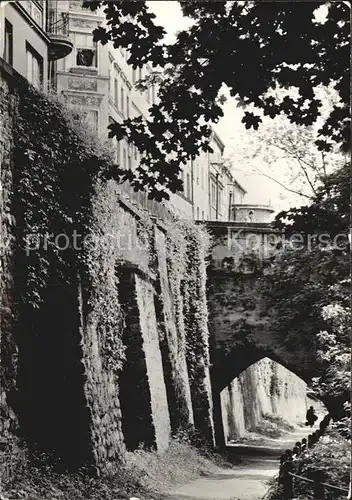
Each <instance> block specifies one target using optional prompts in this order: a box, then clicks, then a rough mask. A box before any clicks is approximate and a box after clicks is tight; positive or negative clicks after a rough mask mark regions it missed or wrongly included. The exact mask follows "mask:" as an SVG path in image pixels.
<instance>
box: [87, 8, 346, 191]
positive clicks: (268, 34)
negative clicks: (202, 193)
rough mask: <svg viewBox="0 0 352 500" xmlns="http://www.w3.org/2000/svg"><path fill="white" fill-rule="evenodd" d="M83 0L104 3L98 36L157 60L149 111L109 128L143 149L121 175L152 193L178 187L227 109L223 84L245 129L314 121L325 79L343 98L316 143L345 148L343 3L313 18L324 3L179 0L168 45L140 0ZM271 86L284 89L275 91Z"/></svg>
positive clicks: (137, 56)
mask: <svg viewBox="0 0 352 500" xmlns="http://www.w3.org/2000/svg"><path fill="white" fill-rule="evenodd" d="M83 4H84V6H86V7H88V8H90V9H92V10H96V9H97V8H99V7H102V8H103V9H104V13H105V16H106V25H105V26H104V27H99V28H98V29H96V30H95V31H94V38H95V40H96V41H101V43H102V44H106V43H108V42H109V41H111V42H112V44H113V45H114V47H125V48H127V49H128V51H129V54H130V56H129V59H128V63H129V64H131V65H132V66H133V67H134V68H136V67H141V66H142V65H144V64H146V63H149V64H150V65H151V66H153V67H154V68H156V67H159V68H162V69H163V75H162V81H161V82H160V86H159V99H160V101H159V103H158V104H154V105H153V106H152V107H151V108H150V110H149V112H150V117H149V118H148V119H147V120H144V119H142V117H137V118H134V119H128V120H125V121H124V122H123V123H122V124H113V125H111V126H110V136H111V137H114V136H115V137H116V138H117V139H118V140H120V139H122V138H123V137H126V138H127V140H128V141H130V142H132V143H134V144H135V145H136V146H137V148H138V149H139V151H140V153H142V155H143V158H142V161H141V163H140V166H139V167H138V168H137V170H136V172H131V171H126V172H125V174H124V175H125V177H126V178H128V179H129V180H131V181H132V183H133V185H134V186H135V188H136V189H143V188H144V187H145V186H147V187H148V189H149V195H150V196H151V197H154V198H156V199H162V198H167V197H168V195H167V193H166V192H165V191H164V190H163V186H165V187H167V188H169V189H170V190H171V191H173V192H175V191H176V190H177V189H179V188H180V180H179V179H178V176H179V171H180V164H182V163H185V162H186V161H187V159H189V158H193V159H194V158H195V157H196V156H197V154H198V153H199V152H200V151H201V150H203V151H209V137H210V133H211V131H210V127H209V123H216V122H217V121H218V120H219V118H220V117H221V116H223V111H222V107H221V103H222V102H223V100H222V98H221V97H220V89H221V87H222V85H223V84H225V85H227V86H228V88H229V89H230V94H231V96H234V97H236V98H237V99H238V100H239V102H241V103H242V105H243V106H244V107H245V110H244V115H243V120H242V121H243V123H244V124H245V127H246V128H247V129H250V128H253V129H257V128H258V127H259V124H260V123H261V121H262V118H261V114H264V115H265V116H270V117H271V118H274V117H276V116H278V115H280V114H281V113H283V114H285V115H286V116H287V117H288V119H289V120H290V122H292V123H295V124H297V125H311V124H313V123H315V122H316V121H317V119H318V118H319V117H320V108H321V104H322V103H321V100H320V99H319V98H318V97H317V95H316V94H315V91H314V89H315V87H317V86H318V85H320V84H321V85H325V86H327V85H329V84H330V85H332V87H333V88H334V89H335V91H336V92H337V95H338V97H339V99H338V101H337V102H336V104H334V106H333V108H332V111H331V113H330V114H329V116H328V117H327V119H326V120H325V122H324V123H323V125H322V126H321V128H320V130H319V137H318V140H317V145H318V147H319V149H321V150H324V151H328V150H330V149H331V147H332V145H333V144H335V143H337V144H339V145H340V146H342V147H344V148H345V149H346V148H348V147H349V85H348V79H349V72H348V67H349V66H348V63H349V9H348V6H347V5H345V4H344V3H343V2H340V3H334V2H332V3H329V4H326V5H325V7H324V8H325V9H326V12H327V15H326V20H325V22H318V21H317V20H316V18H315V15H316V11H317V9H318V8H319V7H320V6H321V5H323V4H316V3H309V2H308V3H299V4H295V3H292V2H291V3H290V2H288V3H287V2H283V3H282V2H281V3H275V2H274V3H270V4H267V3H260V2H257V3H253V2H252V3H246V4H242V3H240V2H224V1H220V2H180V4H181V7H182V10H183V14H184V15H186V16H188V17H190V18H191V19H192V20H193V25H192V26H191V27H190V28H189V29H188V30H183V31H181V32H179V33H178V35H177V39H176V42H175V43H174V44H171V45H167V44H165V43H162V39H163V35H164V33H165V32H164V29H163V28H162V27H160V26H157V25H156V24H155V22H154V18H155V15H154V14H151V13H150V12H149V11H148V8H147V6H146V2H145V1H140V2H123V1H116V2H110V1H109V0H102V1H91V0H89V1H88V0H87V1H85V2H83ZM210 35H211V36H210ZM239 74H240V78H239ZM276 89H280V90H282V89H283V90H284V91H285V92H284V93H283V95H280V96H279V97H277V96H276V94H275V90H276ZM293 90H294V91H293Z"/></svg>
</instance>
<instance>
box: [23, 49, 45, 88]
mask: <svg viewBox="0 0 352 500" xmlns="http://www.w3.org/2000/svg"><path fill="white" fill-rule="evenodd" d="M26 66H27V67H26V75H27V80H28V81H29V82H30V83H31V84H32V85H34V87H36V88H40V87H41V86H42V83H43V58H42V57H41V56H40V55H39V54H38V53H37V52H36V51H35V50H34V49H33V47H32V46H31V45H29V43H27V44H26Z"/></svg>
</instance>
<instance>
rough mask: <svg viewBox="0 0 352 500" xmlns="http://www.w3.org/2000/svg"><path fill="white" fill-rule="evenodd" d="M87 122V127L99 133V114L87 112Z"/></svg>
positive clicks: (92, 111) (94, 111)
mask: <svg viewBox="0 0 352 500" xmlns="http://www.w3.org/2000/svg"><path fill="white" fill-rule="evenodd" d="M87 120H88V123H89V125H90V126H91V127H92V128H93V130H94V131H95V132H98V131H99V113H98V111H96V110H93V109H90V110H88V111H87Z"/></svg>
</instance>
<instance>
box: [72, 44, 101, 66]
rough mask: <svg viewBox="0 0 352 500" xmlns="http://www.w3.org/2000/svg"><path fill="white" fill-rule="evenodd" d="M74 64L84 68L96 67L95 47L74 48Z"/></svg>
mask: <svg viewBox="0 0 352 500" xmlns="http://www.w3.org/2000/svg"><path fill="white" fill-rule="evenodd" d="M76 65H77V66H84V67H86V68H96V67H97V51H96V49H82V48H77V49H76Z"/></svg>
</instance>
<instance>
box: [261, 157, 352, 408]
mask: <svg viewBox="0 0 352 500" xmlns="http://www.w3.org/2000/svg"><path fill="white" fill-rule="evenodd" d="M349 191H350V190H349V171H348V168H347V166H344V167H343V168H341V169H340V170H338V171H336V172H334V173H333V174H331V175H330V176H328V177H327V178H326V184H325V186H324V187H321V188H320V189H319V190H318V193H317V194H316V196H315V198H314V201H313V203H312V205H310V206H308V207H302V208H301V209H293V210H291V211H289V212H282V213H281V214H279V215H278V216H277V219H276V225H278V226H279V227H281V228H285V229H286V234H287V235H288V236H290V234H294V233H295V232H299V233H300V234H302V236H303V239H302V243H303V245H301V248H294V247H293V248H284V249H283V250H282V251H281V252H280V253H279V255H277V256H276V258H275V259H274V261H273V264H272V266H271V267H270V268H269V269H268V271H267V275H266V276H265V277H264V278H263V293H264V295H265V297H266V300H267V307H268V308H269V309H270V308H274V310H275V313H274V314H273V315H272V318H273V324H272V326H273V329H274V331H275V332H276V334H277V335H280V337H281V338H282V339H284V343H285V344H286V346H287V348H288V349H296V350H297V352H298V353H299V350H300V348H304V349H307V350H309V349H311V350H312V352H314V353H315V355H316V359H315V360H314V361H313V363H314V367H315V368H317V369H318V372H319V376H318V377H316V378H315V380H314V387H315V389H316V391H317V393H318V394H319V395H320V397H322V398H323V399H324V398H325V400H327V398H328V399H329V400H330V401H331V400H333V399H334V398H335V399H336V400H337V399H339V402H338V403H337V404H338V405H339V406H341V404H343V402H344V401H345V400H346V399H347V398H348V391H349V378H350V377H349V372H350V359H349V353H350V322H351V315H350V309H349V305H350V304H349V299H350V297H349V288H350V266H349V262H350V261H349V254H348V250H349V245H348V244H346V241H347V234H346V233H347V231H348V223H349V199H350V192H349ZM287 220H288V222H289V223H290V224H287ZM312 236H313V238H312ZM322 237H323V238H322ZM341 238H342V241H341ZM302 334H303V335H302ZM312 366H313V365H312ZM337 410H338V409H337ZM340 410H342V409H340ZM337 413H340V414H343V411H341V412H340V411H339V410H338V411H337Z"/></svg>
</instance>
